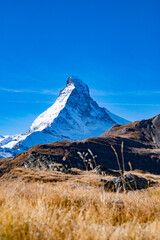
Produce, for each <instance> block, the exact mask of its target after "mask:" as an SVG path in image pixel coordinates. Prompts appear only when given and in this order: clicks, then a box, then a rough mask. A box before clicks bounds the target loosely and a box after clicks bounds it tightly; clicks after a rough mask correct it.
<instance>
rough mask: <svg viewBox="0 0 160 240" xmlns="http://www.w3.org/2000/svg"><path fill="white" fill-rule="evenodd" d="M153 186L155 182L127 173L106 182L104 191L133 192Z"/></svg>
mask: <svg viewBox="0 0 160 240" xmlns="http://www.w3.org/2000/svg"><path fill="white" fill-rule="evenodd" d="M154 184H156V182H153V181H151V180H147V179H146V178H143V177H138V176H136V175H133V174H131V173H129V174H126V175H124V176H121V177H118V178H113V179H111V180H109V181H107V180H106V182H105V184H104V190H105V191H111V192H123V191H135V190H141V189H146V188H148V187H150V186H153V185H154Z"/></svg>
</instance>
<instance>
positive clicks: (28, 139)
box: [0, 76, 128, 156]
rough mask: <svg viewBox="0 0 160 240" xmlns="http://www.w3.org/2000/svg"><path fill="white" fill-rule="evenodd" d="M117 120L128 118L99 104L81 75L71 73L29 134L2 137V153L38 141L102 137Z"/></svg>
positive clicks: (0, 150) (15, 151) (18, 150)
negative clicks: (121, 116) (63, 86)
mask: <svg viewBox="0 0 160 240" xmlns="http://www.w3.org/2000/svg"><path fill="white" fill-rule="evenodd" d="M116 123H117V124H125V123H128V121H127V120H125V119H122V118H120V117H118V116H116V115H114V114H113V113H111V112H109V111H108V110H107V109H105V108H102V107H100V106H99V105H98V104H97V103H96V102H95V101H94V100H93V99H92V98H91V96H90V94H89V88H88V86H87V85H86V84H85V83H84V82H83V81H82V80H81V79H79V78H78V77H74V76H70V77H69V78H68V79H67V82H66V87H65V88H63V89H62V90H61V91H60V94H59V97H58V98H57V99H56V101H55V102H54V104H53V105H52V106H51V107H49V108H48V109H47V110H46V111H44V112H43V113H41V114H40V115H39V116H38V117H37V118H36V119H35V120H34V122H33V123H32V125H31V127H30V129H29V131H28V132H27V133H25V134H19V135H15V136H11V137H9V138H7V139H5V141H4V140H3V138H2V137H1V139H0V143H1V145H0V146H1V147H0V156H4V155H5V153H4V152H7V153H9V154H12V155H14V154H15V153H18V152H22V151H25V150H27V149H28V148H30V147H31V146H33V145H36V144H42V143H51V142H55V141H59V140H65V139H68V140H82V139H85V138H88V137H93V136H94V137H96V136H100V135H101V134H102V133H104V132H105V131H106V130H108V129H109V128H110V127H112V126H113V125H114V124H116ZM5 156H6V155H5ZM9 156H10V155H9Z"/></svg>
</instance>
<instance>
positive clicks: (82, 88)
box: [66, 76, 89, 94]
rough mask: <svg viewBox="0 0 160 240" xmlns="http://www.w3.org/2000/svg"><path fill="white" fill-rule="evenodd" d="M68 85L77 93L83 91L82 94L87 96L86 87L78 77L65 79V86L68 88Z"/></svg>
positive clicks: (87, 89) (87, 90)
mask: <svg viewBox="0 0 160 240" xmlns="http://www.w3.org/2000/svg"><path fill="white" fill-rule="evenodd" d="M70 85H72V86H74V87H75V88H76V89H77V91H78V92H80V91H83V93H85V94H89V88H88V86H87V85H86V84H85V83H84V82H83V81H82V80H81V79H80V78H78V77H75V76H70V77H69V78H68V79H67V83H66V86H67V87H68V86H70Z"/></svg>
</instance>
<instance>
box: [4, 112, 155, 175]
mask: <svg viewBox="0 0 160 240" xmlns="http://www.w3.org/2000/svg"><path fill="white" fill-rule="evenodd" d="M159 123H160V115H158V116H156V117H154V118H152V119H148V120H143V121H139V122H134V123H131V124H126V125H124V126H117V125H116V126H114V127H112V128H111V129H110V130H108V131H107V132H105V133H104V134H103V135H102V136H100V137H93V138H88V139H85V140H82V141H59V142H55V143H51V144H41V145H37V146H34V147H31V148H30V149H29V150H28V151H26V152H23V153H20V154H19V155H17V156H16V157H15V158H12V159H10V161H9V160H8V163H6V164H5V161H4V160H5V159H4V160H2V161H1V163H0V170H1V174H3V173H4V172H6V171H9V170H8V166H10V168H12V167H13V166H25V167H30V166H32V167H36V168H39V166H40V165H41V166H48V165H50V164H52V163H53V164H54V163H60V164H63V165H66V167H68V168H71V167H76V168H80V169H86V164H87V167H88V169H91V168H92V167H95V166H96V164H97V165H103V166H105V167H107V168H110V169H117V170H119V166H118V163H117V160H116V157H115V153H114V151H113V149H112V148H111V146H113V147H114V148H115V149H116V151H117V154H118V157H119V161H120V164H121V169H122V154H121V146H122V142H123V143H124V147H123V153H124V162H125V170H130V168H131V167H132V169H133V170H134V169H141V170H143V171H147V172H150V173H155V174H160V148H159V145H158V143H159V140H157V141H155V139H158V137H159V134H160V128H159ZM141 135H142V136H143V137H141ZM88 149H89V150H88ZM79 153H81V154H82V155H83V156H84V157H85V159H84V160H85V161H83V160H82V158H81V157H80V154H79ZM86 153H88V154H87V155H86ZM92 154H93V156H95V155H97V157H96V158H95V160H96V163H95V161H94V159H93V157H92ZM89 162H90V163H92V165H91V164H90V163H89ZM2 163H3V164H2Z"/></svg>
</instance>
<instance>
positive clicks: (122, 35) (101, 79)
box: [0, 0, 160, 135]
mask: <svg viewBox="0 0 160 240" xmlns="http://www.w3.org/2000/svg"><path fill="white" fill-rule="evenodd" d="M0 29H1V37H0V106H1V107H0V135H6V134H7V135H8V134H15V133H22V132H25V131H27V130H28V128H29V126H30V124H31V123H32V121H33V120H34V119H35V118H36V117H37V115H39V114H40V113H41V112H43V111H44V110H45V109H46V108H48V107H49V106H50V105H51V104H52V103H53V102H54V100H55V98H56V97H57V95H58V91H59V90H60V89H61V88H63V87H64V86H65V83H66V79H67V78H68V76H70V75H76V76H78V77H79V78H81V79H82V80H83V81H84V82H85V83H87V84H88V86H89V87H90V88H91V94H92V97H93V98H94V99H95V100H97V101H98V103H99V104H100V105H101V106H105V107H107V108H108V109H109V110H111V111H112V112H114V113H116V114H118V115H120V116H122V117H125V118H127V119H129V120H132V121H133V120H140V119H144V118H149V117H152V116H154V115H156V114H159V113H160V1H159V0H150V1H148V0H134V1H131V0H130V1H129V0H121V1H120V0H113V1H111V0H110V1H109V0H91V1H90V0H67V1H66V0H45V1H44V0H27V1H26V0H24V1H22V0H19V1H18V0H17V1H16V0H5V1H1V3H0Z"/></svg>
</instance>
